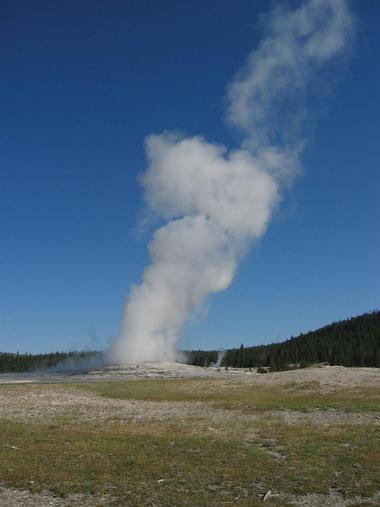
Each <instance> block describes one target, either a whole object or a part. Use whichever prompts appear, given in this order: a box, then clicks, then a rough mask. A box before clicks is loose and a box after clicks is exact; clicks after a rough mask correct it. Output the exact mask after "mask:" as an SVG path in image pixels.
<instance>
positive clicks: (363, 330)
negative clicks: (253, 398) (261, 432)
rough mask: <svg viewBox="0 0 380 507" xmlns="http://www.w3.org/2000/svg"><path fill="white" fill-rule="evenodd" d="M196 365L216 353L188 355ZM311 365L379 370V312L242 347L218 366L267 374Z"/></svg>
mask: <svg viewBox="0 0 380 507" xmlns="http://www.w3.org/2000/svg"><path fill="white" fill-rule="evenodd" d="M188 357H189V362H190V363H191V364H196V365H200V366H203V365H210V364H211V363H216V361H217V357H218V352H217V351H201V350H198V351H191V352H188ZM315 363H328V364H330V365H343V366H376V367H380V311H374V312H370V313H365V314H364V315H360V316H358V317H354V318H351V319H347V320H342V321H340V322H334V323H333V324H330V325H328V326H325V327H322V328H320V329H317V330H316V331H310V332H308V333H305V334H303V333H301V334H300V335H299V336H297V337H290V338H289V339H288V340H286V341H284V342H281V343H272V344H269V345H259V346H254V347H245V346H244V345H243V344H242V345H241V346H240V347H239V348H236V349H230V350H227V351H226V352H225V355H224V357H223V360H222V366H233V367H238V368H251V367H269V368H270V369H271V371H277V370H283V369H286V368H292V367H303V366H307V365H309V364H315Z"/></svg>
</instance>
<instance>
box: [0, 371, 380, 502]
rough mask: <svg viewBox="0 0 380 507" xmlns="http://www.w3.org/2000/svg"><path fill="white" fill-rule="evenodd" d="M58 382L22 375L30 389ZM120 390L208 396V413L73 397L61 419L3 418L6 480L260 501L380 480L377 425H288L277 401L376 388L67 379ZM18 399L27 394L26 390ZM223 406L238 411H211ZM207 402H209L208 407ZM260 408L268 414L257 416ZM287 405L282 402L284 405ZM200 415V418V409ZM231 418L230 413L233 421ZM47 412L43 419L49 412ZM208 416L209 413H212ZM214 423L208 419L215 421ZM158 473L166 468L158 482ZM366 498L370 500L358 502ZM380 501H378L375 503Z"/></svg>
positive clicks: (302, 405) (366, 395) (0, 452)
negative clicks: (85, 413)
mask: <svg viewBox="0 0 380 507" xmlns="http://www.w3.org/2000/svg"><path fill="white" fill-rule="evenodd" d="M45 388H48V389H51V388H52V386H48V387H47V386H33V385H29V386H13V387H12V389H11V390H10V391H9V393H10V395H12V396H14V397H17V396H18V394H19V395H22V396H24V397H25V396H27V394H28V392H32V391H33V390H38V392H43V390H44V389H45ZM54 389H57V396H58V397H59V392H62V390H64V389H70V390H73V389H80V390H82V393H86V392H91V393H95V394H97V395H99V396H103V397H107V398H113V399H134V400H152V401H155V402H157V403H158V404H159V403H160V402H161V401H167V402H177V401H179V402H180V401H187V402H199V401H201V402H204V403H205V406H206V410H205V411H204V413H203V412H202V413H203V417H204V418H202V416H201V415H199V416H196V415H195V413H194V415H193V416H192V417H187V418H183V417H182V416H181V412H180V407H178V409H179V412H178V417H177V418H176V417H174V416H173V417H172V418H171V419H170V420H165V421H160V420H156V419H152V415H153V416H154V407H153V409H152V410H153V412H151V413H150V418H149V419H147V420H142V421H133V420H127V421H125V420H124V421H121V420H118V421H116V420H114V421H110V422H98V421H96V417H95V418H94V419H93V420H92V421H91V422H88V421H87V422H86V421H80V420H79V419H78V414H77V413H76V412H75V409H74V410H73V411H72V412H67V413H65V414H63V415H61V416H59V417H57V418H55V419H51V420H48V419H45V420H44V419H40V420H37V419H35V420H34V422H32V423H28V424H26V423H25V422H21V421H20V422H14V421H10V420H7V419H3V420H0V478H1V481H2V482H3V483H4V484H6V485H9V486H14V487H17V488H21V489H23V488H28V489H31V490H32V491H41V490H43V489H49V490H51V491H53V492H54V493H55V494H56V495H62V496H65V495H67V494H70V493H78V492H81V493H86V494H94V493H100V494H106V493H107V494H108V493H109V494H111V495H113V496H114V497H116V498H117V499H118V502H119V504H120V505H123V506H125V505H128V506H146V505H151V506H164V507H165V506H182V505H183V506H186V505H188V506H205V507H206V506H214V505H215V506H216V505H222V504H223V502H226V504H227V505H228V504H229V505H241V506H255V505H257V506H258V505H262V502H261V495H262V494H263V493H265V492H266V491H267V490H269V489H270V490H271V491H272V492H273V493H278V494H280V495H281V496H279V497H272V498H271V499H270V500H268V502H267V505H278V506H285V505H290V504H289V503H287V496H286V495H304V494H308V493H321V494H328V493H329V492H330V491H331V490H334V491H338V492H340V494H342V495H343V496H344V497H345V498H353V497H356V496H361V497H366V498H370V497H371V496H372V495H374V494H375V493H376V492H377V491H379V490H380V426H379V425H376V424H374V423H370V424H369V423H368V424H363V425H358V424H356V425H350V424H346V423H342V422H341V423H339V424H330V425H324V426H318V425H316V424H311V423H303V424H298V423H297V424H295V425H288V424H285V422H284V421H283V420H282V418H281V417H279V415H273V414H272V413H271V410H272V409H276V410H285V409H287V410H306V411H308V410H315V409H319V410H325V409H328V408H335V409H340V410H345V411H350V412H358V411H373V410H375V409H378V407H379V399H378V393H376V392H375V391H373V390H371V389H365V390H361V391H359V390H355V391H351V392H350V391H347V390H345V391H337V392H335V393H331V394H328V395H322V394H321V393H320V390H319V386H318V385H315V384H304V385H301V387H300V386H299V385H296V386H294V385H287V386H275V387H263V386H260V387H259V388H257V387H256V388H254V387H253V386H249V385H247V384H244V383H240V382H239V381H229V382H226V381H225V380H222V379H221V380H216V381H215V380H204V379H201V380H199V379H190V380H154V381H128V382H112V383H97V384H83V385H79V386H75V387H74V386H73V385H69V386H65V385H59V386H56V387H54ZM20 403H22V399H21V398H20ZM215 406H217V407H221V408H224V409H225V410H226V415H227V414H228V415H232V416H233V418H232V419H231V417H226V418H223V416H221V417H219V418H216V419H215V418H213V419H212V423H211V422H210V424H209V423H208V421H209V419H208V417H207V414H208V413H210V414H212V412H213V410H214V408H215ZM208 410H209V412H208ZM257 414H259V415H260V417H251V415H257ZM277 414H278V412H277ZM197 417H199V419H197ZM231 420H232V421H233V422H232V423H231ZM41 421H42V422H41ZM210 421H211V419H210ZM211 425H212V426H213V427H210V426H211ZM160 479H164V480H163V481H161V482H158V481H160ZM357 505H365V503H363V502H362V503H360V502H359V503H357ZM368 505H371V504H368Z"/></svg>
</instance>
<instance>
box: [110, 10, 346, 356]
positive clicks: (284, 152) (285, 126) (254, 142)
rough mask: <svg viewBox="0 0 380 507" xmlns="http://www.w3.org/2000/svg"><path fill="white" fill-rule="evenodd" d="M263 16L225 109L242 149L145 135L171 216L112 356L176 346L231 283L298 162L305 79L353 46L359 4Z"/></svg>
mask: <svg viewBox="0 0 380 507" xmlns="http://www.w3.org/2000/svg"><path fill="white" fill-rule="evenodd" d="M265 26H266V32H265V37H264V38H263V40H262V42H261V44H260V46H259V47H258V49H257V50H255V51H253V52H252V53H251V54H250V55H249V57H248V60H247V64H246V66H245V68H244V69H243V70H242V71H241V72H240V73H238V75H237V76H236V77H235V79H234V80H233V81H232V83H231V84H230V86H229V88H228V98H229V105H228V110H227V118H228V120H229V122H230V123H231V124H233V125H235V126H236V127H238V128H239V129H240V130H241V131H242V132H243V141H242V144H241V148H240V149H238V150H232V151H229V150H228V149H227V148H226V147H224V146H222V145H218V144H213V143H209V142H207V141H206V140H205V139H203V138H202V137H198V136H197V137H191V138H182V137H180V136H178V135H176V134H173V133H170V132H169V133H163V134H160V135H151V136H149V137H148V138H147V139H146V152H147V158H148V162H149V165H148V169H147V170H146V172H145V174H144V175H143V177H142V183H143V186H144V189H145V195H146V200H147V204H148V206H149V207H150V209H151V210H152V211H153V212H155V213H156V214H157V215H159V216H161V217H162V218H163V219H165V220H166V221H167V224H166V225H164V226H163V227H161V228H159V229H158V230H157V231H156V232H155V233H154V235H153V239H152V240H151V242H150V245H149V252H150V257H151V264H150V265H149V266H148V267H147V268H146V269H145V271H144V274H143V281H142V283H141V285H139V286H135V287H133V288H132V290H131V293H130V296H129V299H128V302H127V304H126V309H125V315H124V320H123V325H122V329H121V333H120V336H119V337H118V338H117V339H116V340H115V342H114V343H113V344H112V346H111V349H110V351H109V354H110V358H111V360H113V361H130V362H135V361H148V360H153V361H157V360H166V359H174V358H175V353H176V344H177V341H178V338H179V336H180V332H181V329H182V328H183V326H184V324H185V323H186V321H187V319H188V317H189V314H190V313H191V311H192V310H194V309H196V308H198V307H199V306H200V305H201V303H202V302H203V300H204V299H205V297H206V296H207V295H208V294H210V293H213V292H219V291H222V290H224V289H226V288H227V287H228V286H229V285H230V284H231V282H232V280H233V278H234V275H235V272H236V268H237V264H238V261H239V258H240V257H241V256H242V255H243V254H244V252H245V251H246V250H247V248H249V247H250V246H251V245H252V243H253V242H254V241H255V240H258V239H259V238H260V237H261V236H262V235H263V234H264V233H265V231H266V229H267V227H268V224H269V222H270V220H271V217H272V214H273V212H274V210H275V208H276V206H277V205H278V203H279V201H280V199H281V193H282V189H283V188H284V186H285V185H289V184H290V183H291V182H292V180H293V179H294V177H295V175H296V174H297V173H298V170H299V156H300V153H301V150H302V144H303V139H302V136H301V135H300V129H301V127H302V125H303V123H304V120H305V118H306V116H307V115H306V109H305V101H304V100H303V99H304V98H305V96H306V95H305V94H306V88H307V85H309V84H310V83H311V82H312V81H313V82H314V81H315V79H316V78H317V76H318V73H319V71H320V70H321V69H322V67H325V68H326V66H327V65H328V64H330V65H331V64H333V63H334V62H335V60H336V57H337V56H339V55H341V54H342V53H343V52H344V51H345V49H346V48H347V45H348V43H349V41H350V39H351V36H352V33H353V21H352V16H351V14H350V12H349V10H348V7H347V4H346V1H345V0H308V1H306V2H304V3H303V4H302V5H301V6H300V7H299V8H297V9H295V10H286V9H285V8H284V7H281V8H280V7H277V8H275V9H273V10H272V11H271V12H270V13H269V14H267V15H266V16H265Z"/></svg>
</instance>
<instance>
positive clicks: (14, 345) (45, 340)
mask: <svg viewBox="0 0 380 507" xmlns="http://www.w3.org/2000/svg"><path fill="white" fill-rule="evenodd" d="M269 5H270V4H269V2H267V1H252V0H250V1H248V0H239V2H230V1H224V0H222V1H215V0H193V1H192V2H188V3H185V2H178V1H174V0H160V1H158V2H157V1H153V0H149V1H143V0H129V1H128V2H104V1H99V0H91V1H85V0H81V1H75V2H74V1H71V0H68V1H66V2H56V1H49V2H48V1H39V0H35V1H33V2H30V1H25V0H21V1H18V2H2V7H1V10H2V12H1V20H0V59H1V68H2V76H1V80H0V104H1V105H0V108H1V109H0V122H1V134H0V171H1V185H0V235H1V236H0V238H1V240H0V241H1V242H0V350H1V351H17V350H19V351H20V352H21V351H22V352H24V351H28V352H40V351H42V352H47V351H55V350H57V349H59V350H68V349H72V348H77V349H82V348H84V347H97V348H99V347H103V346H105V344H106V341H107V338H108V337H109V336H112V335H115V334H117V332H118V329H119V324H120V319H121V314H122V307H123V304H124V301H125V298H126V296H127V294H128V290H129V287H130V285H131V284H132V283H138V282H139V281H140V277H141V273H142V270H143V268H144V266H145V265H146V264H147V262H148V257H147V252H146V245H147V243H148V241H149V239H150V237H151V233H152V229H148V230H146V231H145V232H144V233H143V234H141V233H139V232H138V227H137V224H138V222H139V220H140V218H141V216H142V207H143V200H142V192H141V188H140V187H139V185H138V182H137V175H138V174H139V173H141V172H142V171H143V170H144V167H145V165H146V164H145V159H144V147H143V141H144V138H145V136H146V135H148V134H150V133H153V132H155V133H159V132H161V131H163V130H166V129H178V130H181V131H182V132H184V133H185V134H187V135H193V134H202V135H203V136H205V137H206V138H207V139H208V140H210V141H217V142H223V143H225V144H227V145H228V146H234V145H236V144H237V143H238V139H237V136H236V133H235V132H233V131H232V130H231V129H230V128H229V127H228V126H227V125H226V123H225V121H224V111H225V94H226V85H227V84H228V82H229V81H230V80H231V78H232V77H233V75H234V74H235V73H236V71H237V70H238V69H239V68H240V67H241V66H242V64H243V63H244V60H245V58H246V56H247V54H248V53H249V52H250V51H251V50H252V49H253V48H254V47H255V46H256V45H257V44H258V42H259V33H258V31H257V30H256V28H257V16H258V14H259V13H260V12H263V11H265V10H267V9H268V7H269ZM352 8H353V10H354V11H355V12H356V14H357V17H358V19H357V39H356V43H355V45H354V49H353V51H352V54H351V55H350V57H349V61H348V62H347V63H346V68H343V69H339V70H338V72H337V80H336V83H335V84H334V86H333V90H332V93H331V94H330V96H329V97H326V99H325V100H324V101H323V103H322V110H320V111H317V112H318V113H319V114H318V117H317V120H315V125H314V130H313V133H312V136H311V138H310V141H309V144H308V146H307V149H306V152H305V155H304V157H303V165H304V174H303V176H302V177H301V178H299V179H298V180H297V182H296V185H295V187H294V189H293V191H292V192H291V193H290V194H288V195H287V198H286V200H285V202H284V204H283V206H282V208H281V209H280V211H279V212H278V213H277V214H276V216H275V218H274V220H273V222H272V224H271V226H270V228H269V231H268V233H267V234H266V235H265V237H264V238H263V239H262V241H261V243H260V245H259V246H258V247H257V248H256V249H255V250H253V251H252V252H251V253H250V255H248V256H247V257H246V258H245V260H244V261H243V263H242V265H241V266H240V270H239V272H238V275H237V277H236V280H235V282H234V283H233V285H232V287H231V288H230V289H229V290H227V291H226V292H223V293H220V294H218V295H216V296H213V297H212V298H210V300H209V301H208V305H207V306H208V313H207V316H206V315H205V314H203V315H198V316H197V317H195V318H194V319H193V321H192V322H191V323H190V325H189V326H188V327H187V329H186V330H185V333H184V338H183V340H182V342H181V344H182V346H184V347H187V348H198V347H199V348H215V347H219V346H225V347H227V346H239V345H240V343H241V342H244V343H245V344H246V345H249V344H258V343H266V342H269V341H277V340H281V339H285V338H287V337H289V336H290V335H292V334H293V335H296V334H298V333H299V332H301V331H307V330H310V329H313V328H316V327H319V326H321V325H324V324H327V323H329V322H331V321H333V320H337V319H343V318H347V317H350V316H354V315H356V314H360V313H363V312H365V311H368V310H373V309H375V308H379V307H380V304H379V293H380V291H379V289H380V263H379V261H380V255H379V250H380V238H379V223H380V199H379V195H380V171H379V160H380V32H379V30H378V27H379V26H380V3H378V2H376V1H373V0H360V1H359V0H356V1H354V2H352Z"/></svg>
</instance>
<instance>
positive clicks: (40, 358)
mask: <svg viewBox="0 0 380 507" xmlns="http://www.w3.org/2000/svg"><path fill="white" fill-rule="evenodd" d="M98 354H99V352H94V351H91V352H77V351H71V352H52V353H50V354H19V353H18V352H17V353H16V354H10V353H7V352H2V353H1V352H0V373H6V372H22V371H32V370H37V369H48V368H53V367H56V366H57V365H58V364H59V363H64V362H65V363H69V362H70V363H71V364H73V365H74V364H78V363H80V361H83V360H86V359H88V358H89V357H93V356H95V355H98Z"/></svg>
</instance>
